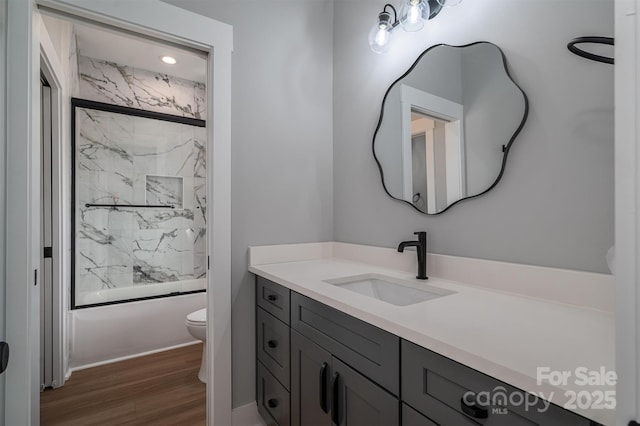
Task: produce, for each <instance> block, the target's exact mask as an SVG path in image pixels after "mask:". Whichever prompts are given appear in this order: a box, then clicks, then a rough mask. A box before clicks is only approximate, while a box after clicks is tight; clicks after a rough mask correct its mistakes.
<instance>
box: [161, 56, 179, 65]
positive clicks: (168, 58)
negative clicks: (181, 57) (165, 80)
mask: <svg viewBox="0 0 640 426" xmlns="http://www.w3.org/2000/svg"><path fill="white" fill-rule="evenodd" d="M162 62H164V63H165V64H169V65H175V63H176V62H177V61H176V58H174V57H173V56H163V57H162Z"/></svg>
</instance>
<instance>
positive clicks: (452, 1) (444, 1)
mask: <svg viewBox="0 0 640 426" xmlns="http://www.w3.org/2000/svg"><path fill="white" fill-rule="evenodd" d="M436 1H437V2H438V4H439V5H440V6H442V7H454V6H457V5H459V4H460V3H462V0H436Z"/></svg>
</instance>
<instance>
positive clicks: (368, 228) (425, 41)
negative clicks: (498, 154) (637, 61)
mask: <svg viewBox="0 0 640 426" xmlns="http://www.w3.org/2000/svg"><path fill="white" fill-rule="evenodd" d="M382 6H383V2H373V1H368V0H367V1H365V0H336V2H335V4H334V9H335V10H334V12H335V14H334V41H335V42H334V57H333V63H334V73H333V75H334V86H333V91H334V98H333V101H334V102H333V116H334V157H333V159H334V207H335V210H334V224H335V231H334V232H335V239H336V240H337V241H343V242H353V243H362V244H371V245H376V246H383V247H395V246H397V244H398V243H399V242H400V241H403V240H407V239H410V238H413V235H412V233H413V231H417V230H423V229H425V230H427V231H428V233H429V250H430V251H431V252H435V253H442V254H450V255H458V256H467V257H477V258H484V259H495V260H503V261H509V262H519V263H525V264H533V265H542V266H552V267H563V268H569V269H578V270H584V271H594V272H604V273H607V272H608V270H607V267H606V262H605V253H606V251H607V249H608V248H609V246H611V245H612V244H613V223H614V221H613V69H614V68H613V67H612V66H611V65H606V64H600V63H596V62H592V61H588V60H585V59H583V58H580V57H577V56H575V55H573V54H571V53H570V52H569V51H568V50H567V49H566V44H567V42H568V41H569V40H571V39H572V38H573V37H576V36H581V35H603V36H611V35H612V34H613V1H611V0H588V1H587V0H563V1H553V0H483V1H469V0H467V1H464V2H462V4H461V5H460V6H459V7H457V8H452V9H445V10H444V11H443V12H442V13H441V14H440V15H439V16H438V17H437V18H435V19H434V20H432V21H430V22H429V24H428V26H427V27H425V30H423V31H422V32H420V33H413V34H410V33H402V32H401V31H398V32H395V33H394V34H393V38H394V39H393V40H392V42H391V43H392V45H391V48H390V50H389V51H388V52H387V53H386V54H384V55H377V54H375V53H373V52H371V50H370V49H369V47H368V45H367V39H366V37H367V33H368V31H369V29H370V27H371V26H372V25H373V24H374V22H375V19H376V16H377V14H378V13H379V11H380V10H381V8H382ZM479 40H485V41H490V42H493V43H495V44H497V45H498V46H500V47H501V48H502V49H503V51H504V52H505V55H506V57H507V60H508V62H509V65H510V68H511V71H512V74H513V77H514V79H515V80H516V81H517V82H518V83H519V84H520V85H521V86H522V88H523V89H524V91H525V92H526V93H527V94H528V95H529V98H530V104H531V112H530V115H529V120H528V122H527V124H526V126H525V128H524V130H523V132H522V133H521V135H520V137H519V138H518V139H517V140H516V141H515V143H514V146H513V149H512V150H511V152H510V154H509V162H508V164H507V168H506V171H505V175H504V177H503V180H502V181H501V182H500V184H499V185H498V186H497V187H496V188H494V189H493V190H492V191H491V192H490V193H488V194H487V195H485V196H483V197H481V198H478V199H474V200H468V201H464V202H462V203H460V204H458V205H456V206H454V207H453V208H452V209H451V210H449V211H447V212H445V213H444V214H442V215H440V216H434V217H430V216H424V215H422V214H420V213H418V212H416V211H414V210H413V209H412V208H411V207H410V206H407V205H405V204H403V203H400V202H397V201H393V200H392V199H390V198H389V197H388V196H387V195H386V194H385V193H384V191H383V189H382V185H381V183H380V176H379V173H378V170H377V167H376V165H375V162H374V161H373V159H372V155H371V139H372V136H373V131H374V129H375V125H376V123H377V119H378V113H379V108H380V103H381V101H382V97H383V95H384V93H385V91H386V90H387V88H388V87H389V85H390V84H391V83H392V82H393V81H394V80H395V79H396V78H397V77H399V76H400V75H401V74H403V73H404V72H405V71H406V70H407V69H408V67H409V66H410V65H411V64H412V63H413V61H414V59H415V58H416V57H417V56H418V54H419V53H421V52H422V51H423V50H424V49H426V48H428V47H429V46H431V45H434V44H437V43H441V42H442V43H448V44H466V43H469V42H474V41H479ZM433 78H434V79H435V78H437V76H433Z"/></svg>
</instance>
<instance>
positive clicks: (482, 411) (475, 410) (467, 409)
mask: <svg viewBox="0 0 640 426" xmlns="http://www.w3.org/2000/svg"><path fill="white" fill-rule="evenodd" d="M460 408H462V412H463V413H465V414H466V415H468V416H471V417H473V418H475V419H486V418H487V417H488V416H489V410H487V409H486V408H483V407H481V406H478V405H476V404H475V401H474V403H473V404H468V403H467V402H466V401H465V398H460Z"/></svg>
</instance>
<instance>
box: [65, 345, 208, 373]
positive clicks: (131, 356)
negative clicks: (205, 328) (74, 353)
mask: <svg viewBox="0 0 640 426" xmlns="http://www.w3.org/2000/svg"><path fill="white" fill-rule="evenodd" d="M198 343H202V342H201V341H200V340H194V341H192V342H187V343H181V344H179V345H174V346H169V347H167V348H160V349H154V350H152V351H146V352H140V353H137V354H133V355H127V356H122V357H119V358H113V359H107V360H104V361H100V362H94V363H92V364H85V365H79V366H77V367H73V368H70V369H69V374H68V375H67V377H66V379H67V380H68V379H69V377H71V373H73V372H74V371H79V370H85V369H87V368H92V367H99V366H101V365H105V364H111V363H114V362H119V361H125V360H127V359H132V358H138V357H141V356H147V355H153V354H157V353H158V352H164V351H170V350H172V349H178V348H184V347H185V346H191V345H196V344H198Z"/></svg>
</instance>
